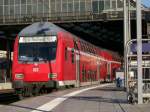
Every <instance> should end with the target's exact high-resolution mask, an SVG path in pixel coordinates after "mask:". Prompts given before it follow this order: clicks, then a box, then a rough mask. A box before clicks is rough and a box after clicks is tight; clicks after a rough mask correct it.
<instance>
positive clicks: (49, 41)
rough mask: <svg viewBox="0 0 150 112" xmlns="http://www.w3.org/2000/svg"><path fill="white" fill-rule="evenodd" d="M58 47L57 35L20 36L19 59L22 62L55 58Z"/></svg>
mask: <svg viewBox="0 0 150 112" xmlns="http://www.w3.org/2000/svg"><path fill="white" fill-rule="evenodd" d="M56 48H57V37H56V36H41V37H35V36H34V37H20V38H19V49H18V50H19V51H18V60H19V61H20V62H41V61H51V60H55V58H56Z"/></svg>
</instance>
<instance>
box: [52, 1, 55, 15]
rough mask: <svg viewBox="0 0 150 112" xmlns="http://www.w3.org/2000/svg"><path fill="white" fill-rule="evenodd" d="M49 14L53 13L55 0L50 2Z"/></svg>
mask: <svg viewBox="0 0 150 112" xmlns="http://www.w3.org/2000/svg"><path fill="white" fill-rule="evenodd" d="M51 12H52V13H54V12H55V0H51Z"/></svg>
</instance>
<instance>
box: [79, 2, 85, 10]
mask: <svg viewBox="0 0 150 112" xmlns="http://www.w3.org/2000/svg"><path fill="white" fill-rule="evenodd" d="M80 12H85V2H80Z"/></svg>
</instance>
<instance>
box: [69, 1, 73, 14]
mask: <svg viewBox="0 0 150 112" xmlns="http://www.w3.org/2000/svg"><path fill="white" fill-rule="evenodd" d="M68 12H73V3H72V2H69V3H68Z"/></svg>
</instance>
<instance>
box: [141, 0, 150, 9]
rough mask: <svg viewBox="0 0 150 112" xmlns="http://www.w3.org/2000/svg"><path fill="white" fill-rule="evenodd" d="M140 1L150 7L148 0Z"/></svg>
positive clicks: (149, 0)
mask: <svg viewBox="0 0 150 112" xmlns="http://www.w3.org/2000/svg"><path fill="white" fill-rule="evenodd" d="M141 1H142V3H143V4H144V5H145V6H147V7H149V8H150V0H141Z"/></svg>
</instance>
